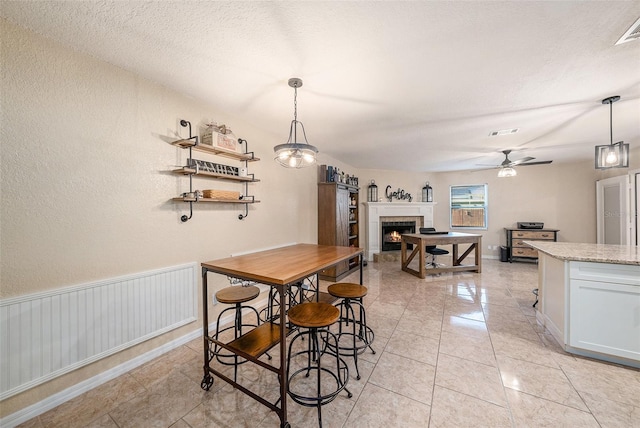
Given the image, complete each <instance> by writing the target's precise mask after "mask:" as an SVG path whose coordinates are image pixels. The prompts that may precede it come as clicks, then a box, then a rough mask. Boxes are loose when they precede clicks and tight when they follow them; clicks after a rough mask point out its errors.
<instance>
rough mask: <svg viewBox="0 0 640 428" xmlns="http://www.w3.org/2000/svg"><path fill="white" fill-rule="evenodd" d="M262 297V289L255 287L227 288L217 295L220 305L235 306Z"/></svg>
mask: <svg viewBox="0 0 640 428" xmlns="http://www.w3.org/2000/svg"><path fill="white" fill-rule="evenodd" d="M258 295H260V289H259V288H258V287H256V286H255V285H250V286H248V287H244V286H235V287H227V288H223V289H222V290H220V291H218V292H217V293H216V300H217V301H218V302H220V303H227V304H234V303H244V302H248V301H249V300H253V299H255V298H256V297H258Z"/></svg>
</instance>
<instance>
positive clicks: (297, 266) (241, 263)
mask: <svg viewBox="0 0 640 428" xmlns="http://www.w3.org/2000/svg"><path fill="white" fill-rule="evenodd" d="M363 252H364V250H363V249H362V248H354V247H334V246H329V245H315V244H296V245H289V246H287V247H282V248H275V249H273V250H266V251H259V252H257V253H251V254H245V255H242V256H237V257H227V258H225V259H219V260H212V261H209V262H204V263H202V267H203V268H206V269H207V270H209V271H211V272H216V273H220V274H224V275H229V276H232V277H235V278H241V279H246V280H250V281H256V282H259V283H262V284H270V285H286V284H291V283H294V282H297V281H299V280H302V279H304V278H306V277H308V276H310V275H313V274H315V273H317V272H319V271H321V270H323V269H325V268H328V267H330V266H332V265H334V264H336V263H339V262H341V261H343V260H348V259H351V258H353V257H356V256H358V255H360V254H362V253H363Z"/></svg>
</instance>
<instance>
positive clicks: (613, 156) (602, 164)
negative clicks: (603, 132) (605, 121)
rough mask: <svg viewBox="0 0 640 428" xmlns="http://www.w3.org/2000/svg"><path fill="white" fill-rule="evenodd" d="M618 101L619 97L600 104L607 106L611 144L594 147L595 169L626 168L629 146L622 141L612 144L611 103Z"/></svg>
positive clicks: (627, 165)
mask: <svg viewBox="0 0 640 428" xmlns="http://www.w3.org/2000/svg"><path fill="white" fill-rule="evenodd" d="M619 99H620V96H619V95H614V96H612V97H608V98H605V99H604V100H602V104H609V130H610V135H611V140H610V141H611V142H610V143H609V144H606V145H602V146H596V169H609V168H628V167H629V144H628V143H627V144H625V143H624V142H622V141H618V142H617V143H615V144H614V143H613V103H615V102H616V101H618V100H619Z"/></svg>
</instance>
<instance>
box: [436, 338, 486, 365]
mask: <svg viewBox="0 0 640 428" xmlns="http://www.w3.org/2000/svg"><path fill="white" fill-rule="evenodd" d="M440 353H441V354H447V355H452V356H454V357H459V358H465V359H467V360H471V361H476V362H478V363H482V364H486V365H489V366H494V367H497V365H498V363H497V362H496V357H495V354H494V352H493V346H492V345H491V340H490V339H489V337H487V336H485V335H477V336H469V335H467V334H466V332H465V333H459V332H455V333H452V332H449V331H443V332H442V335H441V336H440Z"/></svg>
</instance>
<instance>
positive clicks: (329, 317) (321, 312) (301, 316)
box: [287, 302, 340, 328]
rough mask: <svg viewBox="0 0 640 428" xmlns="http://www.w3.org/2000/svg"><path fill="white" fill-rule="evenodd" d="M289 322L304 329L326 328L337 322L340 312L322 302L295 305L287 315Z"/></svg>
mask: <svg viewBox="0 0 640 428" xmlns="http://www.w3.org/2000/svg"><path fill="white" fill-rule="evenodd" d="M287 316H288V317H289V322H291V323H292V324H295V325H297V326H298V327H304V328H319V327H327V326H330V325H331V324H333V323H335V322H336V321H338V318H340V311H339V310H338V308H336V307H335V306H333V305H330V304H328V303H324V302H310V303H301V304H299V305H295V306H293V307H292V308H290V309H289V312H288V313H287Z"/></svg>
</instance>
